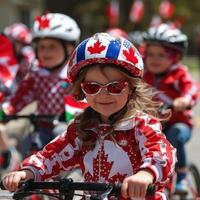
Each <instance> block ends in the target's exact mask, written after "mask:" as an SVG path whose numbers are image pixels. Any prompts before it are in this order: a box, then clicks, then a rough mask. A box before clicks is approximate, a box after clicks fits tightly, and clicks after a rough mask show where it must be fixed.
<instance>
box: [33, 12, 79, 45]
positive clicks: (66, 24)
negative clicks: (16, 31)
mask: <svg viewBox="0 0 200 200" xmlns="http://www.w3.org/2000/svg"><path fill="white" fill-rule="evenodd" d="M80 33H81V32H80V29H79V27H78V25H77V23H76V22H75V20H74V19H72V18H71V17H69V16H67V15H64V14H60V13H47V14H45V15H42V16H38V17H37V18H36V20H35V22H34V24H33V39H38V38H46V37H49V38H56V39H61V40H64V41H67V42H78V41H79V37H80Z"/></svg>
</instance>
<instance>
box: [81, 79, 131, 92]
mask: <svg viewBox="0 0 200 200" xmlns="http://www.w3.org/2000/svg"><path fill="white" fill-rule="evenodd" d="M127 85H128V82H127V81H125V80H120V81H113V82H110V83H107V84H105V85H102V84H99V83H96V82H89V81H85V82H83V83H81V89H82V91H83V93H84V94H86V95H91V96H93V95H97V94H99V92H100V91H101V90H102V89H103V88H105V89H106V91H107V92H108V93H109V94H111V95H120V94H121V92H122V91H123V90H124V89H125V87H126V86H127Z"/></svg>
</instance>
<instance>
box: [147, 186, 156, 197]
mask: <svg viewBox="0 0 200 200" xmlns="http://www.w3.org/2000/svg"><path fill="white" fill-rule="evenodd" d="M155 192H156V186H155V185H153V184H150V185H149V186H148V188H147V196H154V194H155Z"/></svg>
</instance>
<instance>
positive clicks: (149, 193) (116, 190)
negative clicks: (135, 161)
mask: <svg viewBox="0 0 200 200" xmlns="http://www.w3.org/2000/svg"><path fill="white" fill-rule="evenodd" d="M155 192H156V187H155V185H153V184H150V185H149V186H148V188H147V192H146V195H147V196H151V197H152V196H154V194H155ZM111 194H115V196H117V197H119V196H120V194H121V184H116V185H115V186H114V188H113V190H112V192H111Z"/></svg>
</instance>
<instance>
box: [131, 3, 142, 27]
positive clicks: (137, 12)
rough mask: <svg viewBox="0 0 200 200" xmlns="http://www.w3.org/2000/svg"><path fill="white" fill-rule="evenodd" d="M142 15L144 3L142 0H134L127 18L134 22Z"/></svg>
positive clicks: (139, 19) (137, 21)
mask: <svg viewBox="0 0 200 200" xmlns="http://www.w3.org/2000/svg"><path fill="white" fill-rule="evenodd" d="M143 15H144V3H143V1H142V0H134V1H133V4H132V6H131V11H130V14H129V18H130V20H131V21H132V22H134V23H139V22H140V21H141V19H142V17H143Z"/></svg>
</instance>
